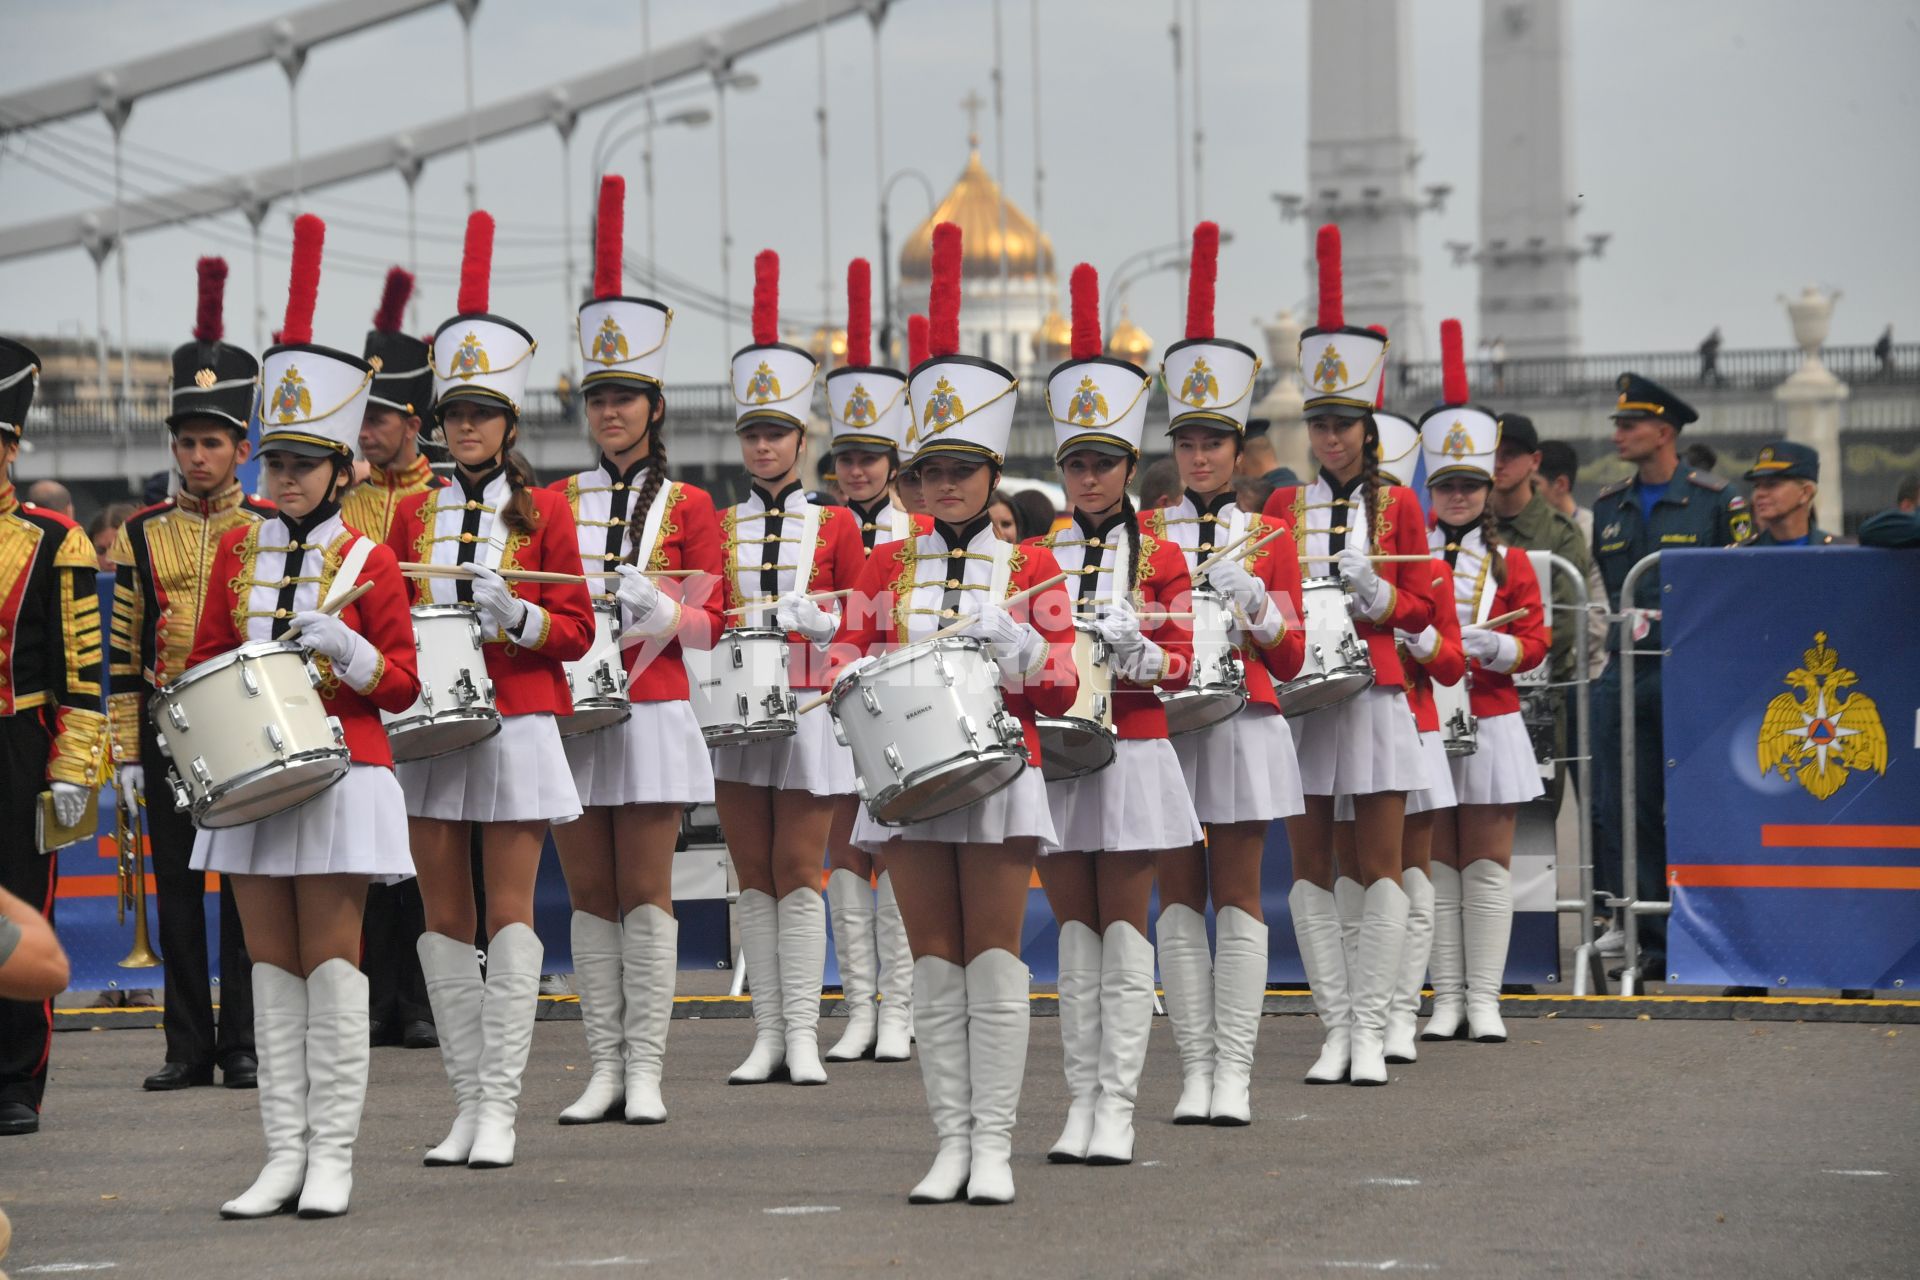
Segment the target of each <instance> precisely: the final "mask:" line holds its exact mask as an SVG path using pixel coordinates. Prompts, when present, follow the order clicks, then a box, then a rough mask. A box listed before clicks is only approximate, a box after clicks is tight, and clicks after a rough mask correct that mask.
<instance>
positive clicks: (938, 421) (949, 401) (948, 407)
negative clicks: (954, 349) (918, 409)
mask: <svg viewBox="0 0 1920 1280" xmlns="http://www.w3.org/2000/svg"><path fill="white" fill-rule="evenodd" d="M966 412H967V410H966V406H964V405H962V404H961V403H960V394H959V393H958V392H957V391H955V390H954V389H953V384H952V383H951V382H948V381H947V380H946V379H945V378H944V377H943V378H941V379H940V380H939V381H938V382H936V383H934V384H933V394H932V395H930V396H928V397H927V407H926V411H925V412H924V413H922V414H921V415H920V420H921V421H922V422H924V423H926V424H927V430H928V433H929V434H934V435H937V434H939V433H940V432H942V431H945V430H946V429H947V428H948V427H950V426H952V425H953V424H954V423H956V422H958V421H960V419H961V418H963V417H965V416H966Z"/></svg>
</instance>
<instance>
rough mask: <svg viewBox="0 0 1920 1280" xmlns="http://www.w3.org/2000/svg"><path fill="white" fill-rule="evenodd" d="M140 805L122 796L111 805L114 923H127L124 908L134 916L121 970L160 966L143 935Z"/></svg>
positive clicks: (144, 893) (143, 827)
mask: <svg viewBox="0 0 1920 1280" xmlns="http://www.w3.org/2000/svg"><path fill="white" fill-rule="evenodd" d="M144 804H145V801H143V800H134V801H131V802H129V801H128V799H127V797H126V796H125V795H124V794H123V795H119V796H116V797H115V799H114V806H113V808H114V824H113V843H114V847H115V848H116V849H117V850H118V851H119V855H120V856H119V859H118V862H117V870H118V872H119V877H120V902H119V910H118V912H117V914H116V915H115V917H114V923H115V924H125V923H126V922H127V910H128V908H132V910H133V913H134V919H133V947H132V948H131V949H130V950H129V951H128V952H127V954H126V958H125V959H123V960H121V961H120V967H121V968H122V969H151V968H153V967H154V966H155V965H157V964H159V963H160V957H159V956H157V955H155V954H154V953H153V942H152V939H151V937H150V936H149V935H148V933H147V860H146V855H144V854H143V853H141V851H140V847H141V845H142V843H143V842H144V840H145V837H146V822H145V820H144V819H143V818H142V817H141V815H140V812H139V809H140V806H142V805H144Z"/></svg>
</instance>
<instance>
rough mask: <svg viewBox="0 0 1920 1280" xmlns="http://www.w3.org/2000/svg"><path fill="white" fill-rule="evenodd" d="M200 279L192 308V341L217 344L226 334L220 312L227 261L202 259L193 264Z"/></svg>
mask: <svg viewBox="0 0 1920 1280" xmlns="http://www.w3.org/2000/svg"><path fill="white" fill-rule="evenodd" d="M194 270H195V271H196V272H197V273H198V274H199V277H200V292H199V296H198V297H197V298H196V299H195V300H194V307H193V340H194V341H195V342H218V341H220V339H221V337H222V336H224V335H225V333H226V331H227V330H226V325H225V323H224V322H223V321H222V319H221V312H222V311H223V310H224V308H225V305H226V297H227V260H226V259H225V258H202V259H200V261H198V262H196V263H195V264H194Z"/></svg>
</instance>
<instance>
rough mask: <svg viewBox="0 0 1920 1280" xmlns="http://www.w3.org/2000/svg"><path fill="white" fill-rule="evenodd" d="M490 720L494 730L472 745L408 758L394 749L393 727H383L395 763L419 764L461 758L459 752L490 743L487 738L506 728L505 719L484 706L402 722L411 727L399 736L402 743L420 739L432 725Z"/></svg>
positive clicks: (469, 743) (467, 743) (480, 737)
mask: <svg viewBox="0 0 1920 1280" xmlns="http://www.w3.org/2000/svg"><path fill="white" fill-rule="evenodd" d="M488 719H491V720H492V722H493V727H492V728H491V729H489V730H488V731H487V732H486V733H483V734H481V735H480V736H479V737H477V738H475V739H474V740H473V741H472V742H463V743H461V744H460V745H459V746H457V747H448V748H447V749H446V750H445V751H425V752H422V753H420V754H419V755H408V756H403V755H401V754H400V752H399V751H398V750H396V749H395V742H394V739H395V737H396V735H395V733H394V731H393V725H391V724H389V725H386V726H384V727H385V729H386V731H387V749H388V750H389V751H392V752H393V760H394V763H395V764H419V763H420V762H421V761H423V760H438V759H440V758H441V757H442V756H452V755H458V754H459V753H460V752H462V751H465V750H467V749H468V748H470V747H477V746H479V745H480V744H481V743H483V742H485V741H487V740H488V739H490V738H492V737H493V736H494V735H495V734H497V733H499V732H500V730H501V729H503V728H505V727H506V726H505V720H506V718H505V717H504V716H502V715H501V714H500V712H499V711H498V710H496V709H494V708H492V707H482V708H479V709H477V710H476V709H473V708H467V707H462V708H461V709H460V710H458V711H442V712H440V713H439V714H438V715H433V716H414V717H412V718H410V719H408V720H406V721H403V722H400V723H405V724H406V725H408V726H409V728H408V729H406V730H405V731H403V732H402V733H400V734H399V735H397V736H398V738H399V739H400V740H401V741H405V740H406V739H407V738H409V737H414V736H417V731H418V730H420V729H423V728H426V727H428V726H431V725H436V724H462V723H466V722H468V721H484V720H488Z"/></svg>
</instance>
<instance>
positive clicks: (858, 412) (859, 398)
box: [840, 382, 873, 427]
mask: <svg viewBox="0 0 1920 1280" xmlns="http://www.w3.org/2000/svg"><path fill="white" fill-rule="evenodd" d="M840 420H841V421H842V422H844V423H846V424H847V425H848V426H850V427H864V426H866V425H867V424H868V423H870V422H872V421H873V396H872V394H871V393H869V392H868V391H867V388H866V384H864V383H860V382H856V383H854V384H853V394H851V395H849V396H848V397H847V405H846V408H844V409H842V410H841V411H840Z"/></svg>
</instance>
